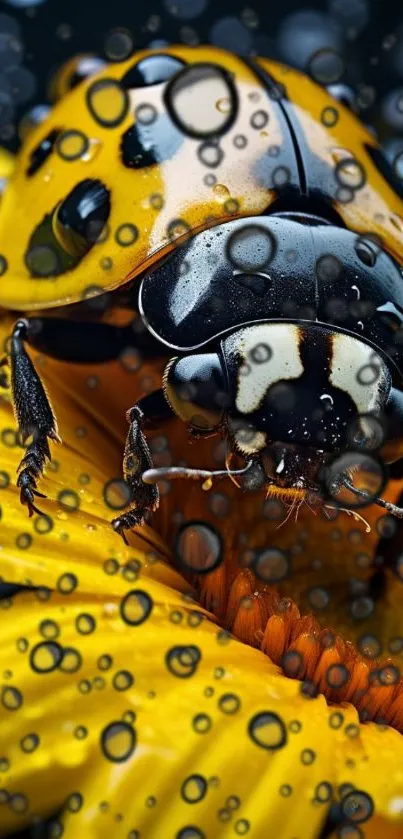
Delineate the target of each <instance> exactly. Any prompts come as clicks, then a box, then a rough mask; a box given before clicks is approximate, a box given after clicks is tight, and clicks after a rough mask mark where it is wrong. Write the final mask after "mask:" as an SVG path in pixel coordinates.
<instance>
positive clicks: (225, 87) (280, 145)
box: [0, 46, 403, 537]
mask: <svg viewBox="0 0 403 839" xmlns="http://www.w3.org/2000/svg"><path fill="white" fill-rule="evenodd" d="M80 66H81V71H80V73H77V72H75V70H74V68H75V65H74V64H73V65H71V67H70V69H69V72H68V73H67V75H66V74H65V75H64V76H63V74H62V75H61V76H60V79H61V82H60V84H59V89H60V88H61V90H62V92H64V91H65V90H66V89H68V91H69V92H67V93H66V95H64V96H62V98H60V99H59V100H58V101H57V102H56V104H55V106H54V108H53V109H52V111H51V113H50V115H49V117H48V118H47V119H46V120H45V121H44V122H43V123H41V124H40V125H38V126H37V128H36V129H34V130H33V131H32V132H31V133H30V134H29V136H28V137H27V140H26V142H25V144H24V146H23V148H22V151H21V153H20V155H19V157H18V160H17V164H16V169H15V172H14V174H13V176H12V177H11V179H10V182H9V184H8V187H7V189H6V191H5V194H4V196H3V198H2V205H1V213H0V271H1V278H0V305H1V306H3V307H6V308H8V309H10V310H12V311H14V312H16V313H17V315H16V317H17V320H16V323H15V327H14V330H13V334H12V337H11V341H10V347H9V356H10V364H11V383H12V393H13V400H14V405H15V411H16V417H17V421H18V425H19V430H20V433H21V437H22V439H23V441H24V442H26V441H27V440H28V438H30V442H29V443H28V445H27V447H26V451H25V454H24V457H23V459H22V462H21V464H20V468H19V474H18V480H17V483H18V486H19V488H20V496H21V501H22V503H23V504H26V505H27V507H28V510H29V513H30V515H32V514H33V512H38V507H37V506H36V504H37V501H36V496H39V495H41V493H40V492H39V490H38V483H39V479H40V476H41V474H42V471H43V468H44V466H45V464H46V461H47V460H48V459H49V457H50V448H49V441H52V440H58V439H59V437H58V431H57V422H56V418H55V416H54V414H53V411H52V408H51V405H50V402H49V400H48V397H47V394H46V393H45V390H44V388H43V385H42V383H41V380H40V378H39V376H38V373H37V372H36V370H35V368H34V366H33V363H32V361H31V360H30V357H29V356H28V354H27V352H26V344H29V345H31V346H33V347H36V348H37V349H39V350H40V351H42V352H43V353H47V354H48V355H50V356H53V357H55V358H58V359H63V360H70V361H72V362H80V361H81V362H99V363H102V362H104V361H107V360H110V359H112V358H116V357H118V356H119V354H120V353H121V352H122V350H124V349H125V348H127V347H128V346H129V347H133V348H135V349H137V350H138V351H139V352H140V353H141V354H143V355H144V356H149V357H150V356H153V357H158V356H160V357H164V356H165V357H170V356H171V360H170V361H169V362H168V364H167V366H166V368H165V372H164V375H163V380H162V384H161V388H160V389H159V390H158V391H156V392H154V393H152V394H149V395H147V396H144V398H142V399H141V400H140V401H139V402H138V403H137V404H135V405H134V406H133V407H131V408H130V409H129V411H128V413H127V418H128V421H129V432H128V437H127V443H126V449H125V455H124V475H125V480H126V482H127V484H128V485H129V487H130V490H131V492H132V499H133V501H132V506H131V507H130V508H129V509H128V510H127V511H126V512H124V513H123V514H122V515H120V516H119V517H118V518H116V519H115V520H114V521H113V527H114V528H115V530H116V531H117V532H119V533H121V534H122V535H123V537H124V534H125V531H126V530H127V529H130V528H132V527H134V526H135V525H140V524H142V523H143V522H144V519H145V517H146V516H147V515H148V513H149V512H150V511H153V510H155V509H156V507H157V505H158V489H157V481H158V479H159V478H160V477H161V474H162V472H164V474H165V475H166V476H168V477H172V478H174V477H178V476H179V477H193V478H205V477H207V476H214V475H216V476H223V475H229V474H238V475H239V476H240V478H241V486H242V487H243V488H244V489H249V488H252V487H256V486H262V487H268V488H274V489H276V491H277V493H278V494H280V495H281V494H282V495H283V496H287V495H288V496H290V497H299V498H306V499H307V500H308V501H309V502H310V503H312V504H324V505H326V504H328V505H331V504H336V505H337V504H338V505H339V506H340V505H344V506H347V507H348V508H351V507H355V506H360V505H365V504H368V503H370V502H375V503H377V504H380V505H381V506H383V507H385V508H386V509H387V510H388V511H389V512H391V513H393V514H395V515H396V516H400V517H402V515H403V511H402V510H401V508H399V507H397V506H395V505H393V504H391V503H389V502H387V501H384V500H383V499H382V498H381V493H382V490H383V488H384V485H385V482H386V466H385V464H390V466H389V474H398V473H399V469H400V465H399V462H400V463H401V462H402V460H403V435H402V420H403V385H402V372H403V326H402V324H403V277H402V268H401V266H402V264H403V205H402V197H403V185H402V183H401V181H400V180H399V177H398V172H399V167H398V165H397V162H396V166H392V165H390V164H389V163H388V162H387V161H386V159H385V158H384V157H383V155H382V152H381V150H380V148H379V147H378V145H377V142H376V140H375V138H374V136H373V134H372V133H371V132H370V131H369V130H367V129H366V128H365V127H364V126H363V125H362V124H361V123H360V122H359V121H358V119H357V118H356V117H355V115H354V114H353V113H352V112H351V110H349V108H348V107H346V106H345V105H344V104H340V103H339V102H337V101H336V100H335V99H334V98H332V96H331V95H330V94H329V92H328V91H327V90H325V89H324V88H322V87H320V86H319V85H317V84H316V83H315V82H314V81H313V80H312V79H311V78H309V77H307V76H305V75H304V74H302V73H300V72H297V71H296V70H292V69H290V68H289V67H286V66H283V65H281V64H278V63H275V62H272V61H269V60H267V59H260V58H253V59H252V58H241V57H239V56H235V55H232V54H231V53H228V52H225V51H222V50H219V49H215V48H213V47H200V48H199V47H198V48H188V47H182V46H175V47H170V48H167V49H165V48H164V49H163V50H161V49H158V50H152V51H144V52H139V53H138V54H137V55H136V56H135V57H132V58H131V59H130V60H128V61H126V62H124V63H118V64H110V65H107V66H106V67H104V68H103V69H101V71H100V72H97V73H96V74H95V75H93V74H92V71H91V72H90V74H89V75H86V73H85V72H84V71H83V69H82V68H83V62H82V60H81V65H80ZM87 66H90V68H91V67H92V68H93V69H94V64H93V63H91V62H90V63H89V65H88V63H87ZM95 69H99V68H96V67H95ZM60 79H59V80H60ZM55 96H56V97H57V91H56V93H55ZM105 306H106V307H107V309H108V311H107V317H106V315H105ZM122 309H123V310H124V311H125V312H126V313H127V315H128V318H129V320H128V321H127V322H125V323H124V324H123V325H122V322H121V319H119V317H118V314H116V319H114V318H115V313H119V312H120V313H121V312H122ZM18 313H23V314H22V315H21V314H20V315H18ZM175 416H176V417H179V418H180V419H181V420H182V421H183V422H184V423H186V424H187V426H188V428H189V431H190V434H191V435H193V436H194V437H196V438H202V437H204V436H208V435H213V434H222V435H224V436H225V437H226V438H227V439H228V441H229V445H230V447H231V450H232V451H233V452H234V453H235V454H236V455H238V456H239V457H240V458H242V459H243V464H244V465H242V466H241V467H240V468H239V469H237V470H233V471H232V472H231V470H230V468H229V466H228V468H227V470H222V472H211V473H210V472H208V471H206V470H203V469H200V470H190V469H186V468H175V467H172V468H170V469H168V470H158V469H153V464H152V461H151V455H150V451H149V448H148V445H147V439H146V436H145V432H146V429H147V427H150V426H154V427H155V425H158V423H160V422H163V421H166V420H168V419H169V418H170V417H175Z"/></svg>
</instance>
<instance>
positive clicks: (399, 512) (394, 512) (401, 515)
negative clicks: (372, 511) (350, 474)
mask: <svg viewBox="0 0 403 839" xmlns="http://www.w3.org/2000/svg"><path fill="white" fill-rule="evenodd" d="M343 486H344V487H345V488H346V489H348V490H349V491H350V492H353V493H354V495H358V496H360V498H366V499H367V500H368V503H369V504H377V505H378V507H383V509H384V510H387V511H388V513H390V514H391V516H396V518H397V519H403V507H398V506H397V505H396V504H392V502H391V501H385V499H384V498H378V497H377V498H373V496H372V495H370V493H369V492H365V490H364V489H358V488H357V487H355V486H354V484H352V483H351V481H349V480H348V478H343Z"/></svg>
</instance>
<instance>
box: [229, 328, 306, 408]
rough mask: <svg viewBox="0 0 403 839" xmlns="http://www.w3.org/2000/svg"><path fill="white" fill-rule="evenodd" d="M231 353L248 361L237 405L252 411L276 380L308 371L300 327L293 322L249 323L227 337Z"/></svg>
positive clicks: (240, 379)
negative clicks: (301, 355) (302, 359)
mask: <svg viewBox="0 0 403 839" xmlns="http://www.w3.org/2000/svg"><path fill="white" fill-rule="evenodd" d="M226 346H227V347H228V349H229V351H230V352H231V353H237V352H238V353H240V354H241V357H242V359H243V361H244V364H243V366H242V367H241V368H240V371H239V376H238V387H237V394H236V403H235V404H236V407H237V410H238V411H240V413H242V414H251V413H252V412H253V411H256V410H257V408H258V407H259V405H260V403H261V402H262V399H263V398H264V396H265V394H266V393H267V391H268V390H269V388H270V387H271V385H273V384H275V382H279V381H281V380H284V379H296V378H298V377H299V376H301V375H302V373H303V372H304V369H303V366H302V363H301V359H300V356H299V328H298V326H297V325H296V324H293V323H261V324H256V326H249V327H247V328H246V329H243V330H242V333H241V335H240V333H239V332H237V333H235V334H234V335H231V336H230V337H229V338H227V340H226Z"/></svg>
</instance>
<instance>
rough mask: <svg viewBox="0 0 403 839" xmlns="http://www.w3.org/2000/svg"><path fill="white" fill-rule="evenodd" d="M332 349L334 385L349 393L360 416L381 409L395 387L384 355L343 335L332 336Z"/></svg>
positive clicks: (336, 333)
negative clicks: (391, 387) (382, 356)
mask: <svg viewBox="0 0 403 839" xmlns="http://www.w3.org/2000/svg"><path fill="white" fill-rule="evenodd" d="M332 350H333V353H332V361H331V370H330V377H329V378H330V382H331V383H332V385H334V387H338V388H340V390H344V391H345V392H346V393H348V395H349V396H350V397H351V399H352V400H353V402H354V403H355V405H356V406H357V411H358V413H359V414H366V413H369V412H371V411H378V410H379V409H381V408H382V407H383V405H384V404H385V402H386V398H387V395H388V393H389V390H390V385H391V377H390V373H389V370H388V368H387V366H386V364H385V362H384V361H383V359H382V358H381V356H380V355H378V353H377V352H376V351H375V350H374V349H372V347H370V346H368V344H364V343H363V342H362V341H359V340H357V338H353V337H352V336H351V335H344V334H342V333H339V332H335V333H334V334H333V336H332Z"/></svg>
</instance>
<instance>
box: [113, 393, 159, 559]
mask: <svg viewBox="0 0 403 839" xmlns="http://www.w3.org/2000/svg"><path fill="white" fill-rule="evenodd" d="M172 416H173V412H172V410H171V409H170V407H169V405H168V403H167V402H166V400H165V398H164V395H163V391H162V390H159V391H155V393H151V394H150V395H149V396H146V397H144V399H142V400H140V402H139V403H137V404H136V405H134V406H133V408H130V410H129V411H128V412H127V414H126V417H127V419H128V421H129V423H130V427H129V432H128V435H127V440H126V446H125V453H124V458H123V474H124V478H125V481H126V483H127V484H128V486H129V488H130V491H131V495H132V499H133V502H134V506H133V507H130V509H129V510H127V511H126V512H125V513H123V514H122V515H121V516H118V518H116V519H113V521H112V527H113V528H114V530H116V532H117V533H120V535H121V536H122V538H123V540H124V541H125V542H127V540H126V537H125V530H131V529H132V528H133V527H135V525H138V524H143V522H144V518H145V515H146V513H148V512H153V511H154V510H156V509H157V507H158V503H159V493H158V488H157V486H156V485H155V484H145V483H144V481H143V473H144V472H145V471H146V470H147V469H152V466H153V462H152V458H151V453H150V449H149V447H148V444H147V440H146V438H145V436H144V433H143V428H144V426H145V425H146V424H147V425H149V426H151V425H155V424H157V423H158V422H159V421H162V420H164V419H168V418H170V417H172Z"/></svg>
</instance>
